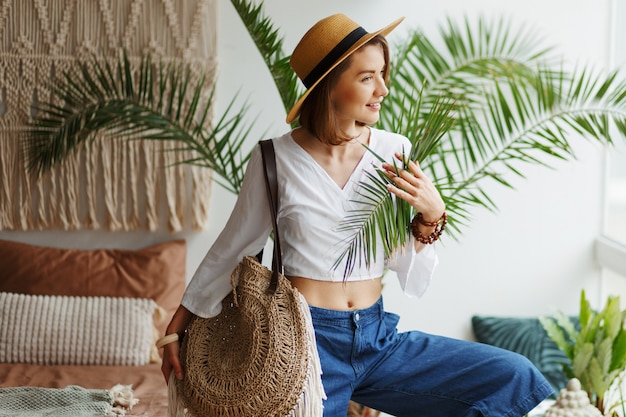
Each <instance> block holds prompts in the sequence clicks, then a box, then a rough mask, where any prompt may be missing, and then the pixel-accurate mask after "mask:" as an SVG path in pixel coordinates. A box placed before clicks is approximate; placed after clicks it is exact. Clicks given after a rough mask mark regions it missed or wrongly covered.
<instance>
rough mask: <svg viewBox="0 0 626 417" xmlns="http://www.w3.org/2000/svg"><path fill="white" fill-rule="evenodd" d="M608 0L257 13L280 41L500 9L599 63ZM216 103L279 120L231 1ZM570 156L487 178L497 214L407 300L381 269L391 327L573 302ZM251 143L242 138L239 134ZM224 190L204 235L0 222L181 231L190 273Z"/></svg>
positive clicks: (578, 227) (581, 262) (116, 242)
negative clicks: (343, 21)
mask: <svg viewBox="0 0 626 417" xmlns="http://www.w3.org/2000/svg"><path fill="white" fill-rule="evenodd" d="M609 3H610V0H551V1H549V2H547V1H545V0H525V1H516V2H514V1H506V2H503V1H498V0H471V1H468V0H440V1H438V2H430V1H425V0H391V1H386V2H382V1H374V0H341V1H332V2H331V1H317V2H311V1H304V0H267V1H266V12H267V14H268V15H269V16H271V17H272V20H273V21H274V22H275V24H276V25H277V26H278V27H280V28H281V31H282V33H283V34H284V36H285V38H286V44H285V48H286V50H287V51H291V50H292V48H293V47H294V46H295V44H296V42H297V41H298V40H299V38H300V37H301V36H302V34H303V33H304V31H305V30H306V29H307V28H308V27H310V26H311V25H312V24H313V23H314V22H316V21H317V20H318V19H320V18H322V17H324V16H326V15H328V14H331V13H335V12H344V13H346V14H348V15H350V16H351V17H352V18H353V19H354V20H356V21H358V22H359V23H361V24H362V25H363V26H364V27H365V28H366V29H370V30H374V29H377V28H379V27H381V26H383V25H385V24H387V23H388V22H390V21H392V20H393V19H395V18H396V17H398V16H400V15H405V16H406V17H407V19H406V21H405V22H404V23H403V24H402V25H401V26H400V27H399V28H398V29H397V30H396V31H395V32H394V33H392V34H391V36H390V41H391V42H392V43H393V41H394V39H399V38H400V37H401V36H402V35H403V34H404V33H406V31H407V30H408V29H409V28H421V29H422V30H424V31H425V32H426V33H427V34H429V35H433V36H435V35H436V34H437V28H438V25H439V24H440V23H442V22H443V21H444V19H445V17H446V16H452V17H462V16H463V15H468V16H472V17H475V16H478V15H479V14H484V15H487V16H507V17H511V18H512V19H513V22H515V23H519V24H524V23H527V24H529V25H531V26H533V27H536V28H537V29H538V30H539V31H540V32H542V33H544V34H545V39H546V44H547V45H555V46H557V50H558V51H559V52H561V53H562V54H563V56H564V57H565V58H566V59H567V61H568V63H569V64H572V65H574V64H575V63H577V62H582V63H591V64H593V65H596V66H598V67H600V66H605V65H606V63H607V62H608V54H609V36H610V34H609V24H610V16H609V15H610V8H609ZM219 55H220V58H219V60H220V70H219V79H218V86H219V102H218V107H220V108H224V107H225V105H226V104H227V102H228V101H229V100H230V97H231V95H232V94H234V93H235V92H237V91H240V92H241V96H242V97H249V98H250V100H251V104H252V114H253V115H255V116H257V115H258V121H257V125H256V126H257V128H256V130H257V132H258V138H253V142H254V141H256V139H260V138H262V137H263V136H264V135H266V136H271V135H278V134H280V133H282V132H284V131H285V130H286V129H288V126H287V125H286V124H285V123H284V114H285V113H284V111H283V109H282V104H281V102H280V99H279V97H278V94H277V93H276V91H275V89H274V86H273V84H272V81H271V80H270V77H269V74H268V72H267V70H266V69H265V66H264V64H263V63H262V61H261V59H260V57H259V56H258V53H257V51H256V50H255V48H254V45H253V44H252V42H251V41H250V39H249V37H248V35H247V32H246V31H245V29H244V27H243V25H242V24H241V23H240V21H239V18H238V16H237V15H236V13H235V11H234V9H233V7H232V5H231V4H230V2H228V1H226V0H221V1H220V2H219ZM575 143H576V146H575V148H576V152H577V155H578V160H577V161H568V162H558V163H554V170H549V169H546V168H541V167H536V166H528V167H526V168H525V174H526V176H527V178H526V179H514V181H513V182H514V184H515V186H516V190H508V189H503V188H498V187H494V188H492V190H493V192H492V194H491V195H492V196H493V198H494V200H495V202H496V203H497V204H498V206H499V208H500V210H499V212H498V213H490V212H487V211H485V210H482V209H476V210H475V212H474V213H473V215H474V218H473V220H472V221H471V225H470V227H468V228H467V229H464V232H463V234H462V235H461V238H460V240H459V241H458V242H457V241H453V240H451V239H446V240H445V242H444V243H443V244H442V245H440V246H439V254H440V261H441V262H440V267H439V269H438V270H437V273H436V278H435V280H434V282H433V284H432V286H431V288H430V290H429V291H428V292H427V293H426V295H425V296H424V297H423V298H422V299H420V300H414V299H408V298H406V297H404V296H403V295H402V294H400V291H399V289H398V287H397V285H396V283H395V279H393V277H392V276H389V277H387V278H386V281H385V283H386V287H385V297H386V298H385V300H386V301H385V302H386V306H387V308H388V309H390V310H393V311H397V312H400V313H401V314H402V316H403V318H402V321H401V323H400V325H401V327H402V328H409V327H411V328H420V329H422V330H425V331H428V332H435V333H440V334H444V335H448V336H453V337H460V338H470V337H471V330H470V317H471V315H473V314H485V315H487V314H488V315H515V316H529V315H537V314H546V313H550V312H551V309H552V308H553V307H556V308H559V309H562V310H565V311H566V312H574V311H576V310H577V306H578V304H577V303H578V296H579V292H580V289H581V288H583V287H584V288H586V289H587V291H588V293H589V295H590V296H591V298H592V300H594V299H595V298H597V297H598V294H599V287H600V286H599V281H600V280H599V271H598V268H597V266H596V264H595V263H594V259H593V255H592V246H593V240H594V238H595V237H596V235H597V234H598V233H599V232H600V230H601V214H602V207H601V203H602V188H603V163H604V161H603V152H602V151H601V149H599V148H598V147H597V146H594V145H591V144H589V143H587V142H585V141H584V140H582V139H578V140H576V141H575ZM250 146H252V143H250ZM233 203H234V197H233V196H232V195H230V194H228V193H226V192H225V191H223V190H221V189H220V188H219V187H218V186H215V187H214V191H213V195H212V199H211V212H210V215H211V219H212V224H211V227H210V228H209V230H207V231H206V232H204V233H191V232H188V233H182V234H178V235H176V236H172V235H170V234H168V233H167V232H165V231H163V232H158V233H148V232H145V233H143V232H135V233H106V232H73V233H63V232H54V231H53V232H29V233H24V232H0V238H1V239H13V240H19V241H22V242H31V243H37V244H43V245H51V246H63V247H81V248H95V247H126V248H134V247H141V246H144V245H147V244H150V243H154V242H158V241H163V240H166V239H170V238H172V237H179V236H184V237H186V238H187V239H188V243H189V259H188V269H189V272H188V273H189V274H191V273H192V272H193V270H194V269H195V267H196V266H197V264H198V263H199V262H200V259H201V257H202V256H203V254H204V252H205V251H206V250H207V249H208V247H209V246H210V245H211V243H212V242H213V241H214V239H215V237H216V235H217V234H218V233H219V231H220V229H221V227H222V225H223V224H224V222H225V220H226V218H227V216H228V214H229V212H230V208H231V207H232V205H233Z"/></svg>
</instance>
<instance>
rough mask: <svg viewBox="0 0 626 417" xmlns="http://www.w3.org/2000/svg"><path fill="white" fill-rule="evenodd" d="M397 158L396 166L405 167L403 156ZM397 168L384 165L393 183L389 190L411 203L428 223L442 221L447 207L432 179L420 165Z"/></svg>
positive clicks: (398, 155) (413, 162)
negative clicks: (406, 168)
mask: <svg viewBox="0 0 626 417" xmlns="http://www.w3.org/2000/svg"><path fill="white" fill-rule="evenodd" d="M395 157H396V159H398V161H399V162H400V163H399V164H397V165H396V166H398V165H399V166H403V163H402V155H401V154H400V153H396V155H395ZM396 166H394V165H393V164H390V163H384V164H383V165H382V168H383V169H384V170H385V173H386V174H387V176H388V177H389V178H390V179H391V180H392V181H393V184H389V185H388V186H387V189H388V190H389V191H390V192H391V193H392V194H394V195H396V196H397V197H398V198H401V199H403V200H404V201H406V202H407V203H409V204H410V205H411V206H412V207H413V208H414V209H415V210H416V211H417V212H420V213H422V217H423V219H424V220H425V221H426V222H435V221H437V220H438V219H440V218H441V216H442V215H443V212H444V211H445V208H446V205H445V203H444V202H443V199H442V198H441V194H440V193H439V191H438V190H437V188H436V187H435V186H434V184H433V183H432V181H431V180H430V178H428V177H427V176H426V174H424V171H422V169H421V168H420V166H419V164H418V163H417V162H415V161H409V163H408V170H405V169H402V168H398V169H397V170H396ZM394 184H395V185H394Z"/></svg>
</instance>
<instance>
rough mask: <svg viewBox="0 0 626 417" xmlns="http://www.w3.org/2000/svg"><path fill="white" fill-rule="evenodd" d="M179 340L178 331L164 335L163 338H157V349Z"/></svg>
mask: <svg viewBox="0 0 626 417" xmlns="http://www.w3.org/2000/svg"><path fill="white" fill-rule="evenodd" d="M179 340H180V336H179V335H178V333H172V334H168V335H165V336H163V337H162V338H160V339H159V340H157V341H156V343H155V344H156V347H157V349H161V348H162V347H163V346H165V345H169V344H170V343H174V342H178V341H179Z"/></svg>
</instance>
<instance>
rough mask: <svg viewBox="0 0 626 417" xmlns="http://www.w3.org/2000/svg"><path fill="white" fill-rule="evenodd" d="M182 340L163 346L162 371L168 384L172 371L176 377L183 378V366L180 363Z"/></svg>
mask: <svg viewBox="0 0 626 417" xmlns="http://www.w3.org/2000/svg"><path fill="white" fill-rule="evenodd" d="M179 353H180V341H178V342H173V343H170V344H168V345H165V347H164V348H163V363H162V364H161V372H162V373H163V377H164V378H165V383H166V384H167V383H168V382H169V379H170V375H171V373H172V371H173V372H174V375H175V376H176V379H178V380H182V379H183V367H182V366H181V364H180V357H179Z"/></svg>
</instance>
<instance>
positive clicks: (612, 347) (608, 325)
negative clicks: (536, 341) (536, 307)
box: [539, 290, 626, 416]
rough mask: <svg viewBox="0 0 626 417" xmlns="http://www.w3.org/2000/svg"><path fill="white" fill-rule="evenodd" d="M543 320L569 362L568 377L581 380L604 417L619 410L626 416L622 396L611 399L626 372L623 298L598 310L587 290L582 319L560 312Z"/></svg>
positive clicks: (612, 298) (609, 301) (613, 298)
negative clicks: (609, 397) (612, 391)
mask: <svg viewBox="0 0 626 417" xmlns="http://www.w3.org/2000/svg"><path fill="white" fill-rule="evenodd" d="M539 320H540V322H541V324H542V325H543V327H544V329H545V330H546V333H547V334H548V336H549V337H550V338H551V339H552V340H553V341H554V342H555V343H556V345H557V346H558V347H559V349H560V350H561V351H562V352H563V353H565V355H566V356H567V358H568V359H569V362H567V363H564V364H563V369H564V371H565V373H566V375H567V376H568V377H569V378H576V379H578V380H579V381H580V384H581V387H582V390H584V391H586V393H587V395H588V397H589V399H590V401H591V403H592V404H593V405H595V407H596V408H597V409H598V410H600V412H601V413H602V414H603V415H617V413H616V410H617V409H620V410H621V412H622V416H624V415H626V413H625V412H624V402H623V401H622V400H621V395H618V396H617V397H618V398H617V399H615V400H610V401H608V400H607V394H608V393H609V390H610V389H612V388H614V389H617V390H618V391H619V392H621V378H622V374H623V373H624V371H626V330H625V329H624V326H625V325H626V310H622V309H621V307H620V298H619V297H618V296H609V297H608V298H607V299H606V302H605V304H604V306H603V307H602V309H601V310H599V311H595V310H593V309H592V308H591V305H590V303H589V300H588V299H587V298H586V295H585V291H584V290H583V291H581V294H580V310H579V312H578V317H575V318H571V317H568V316H566V315H565V314H563V313H562V312H556V313H555V315H554V316H553V317H540V318H539ZM612 413H614V414H612Z"/></svg>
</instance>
